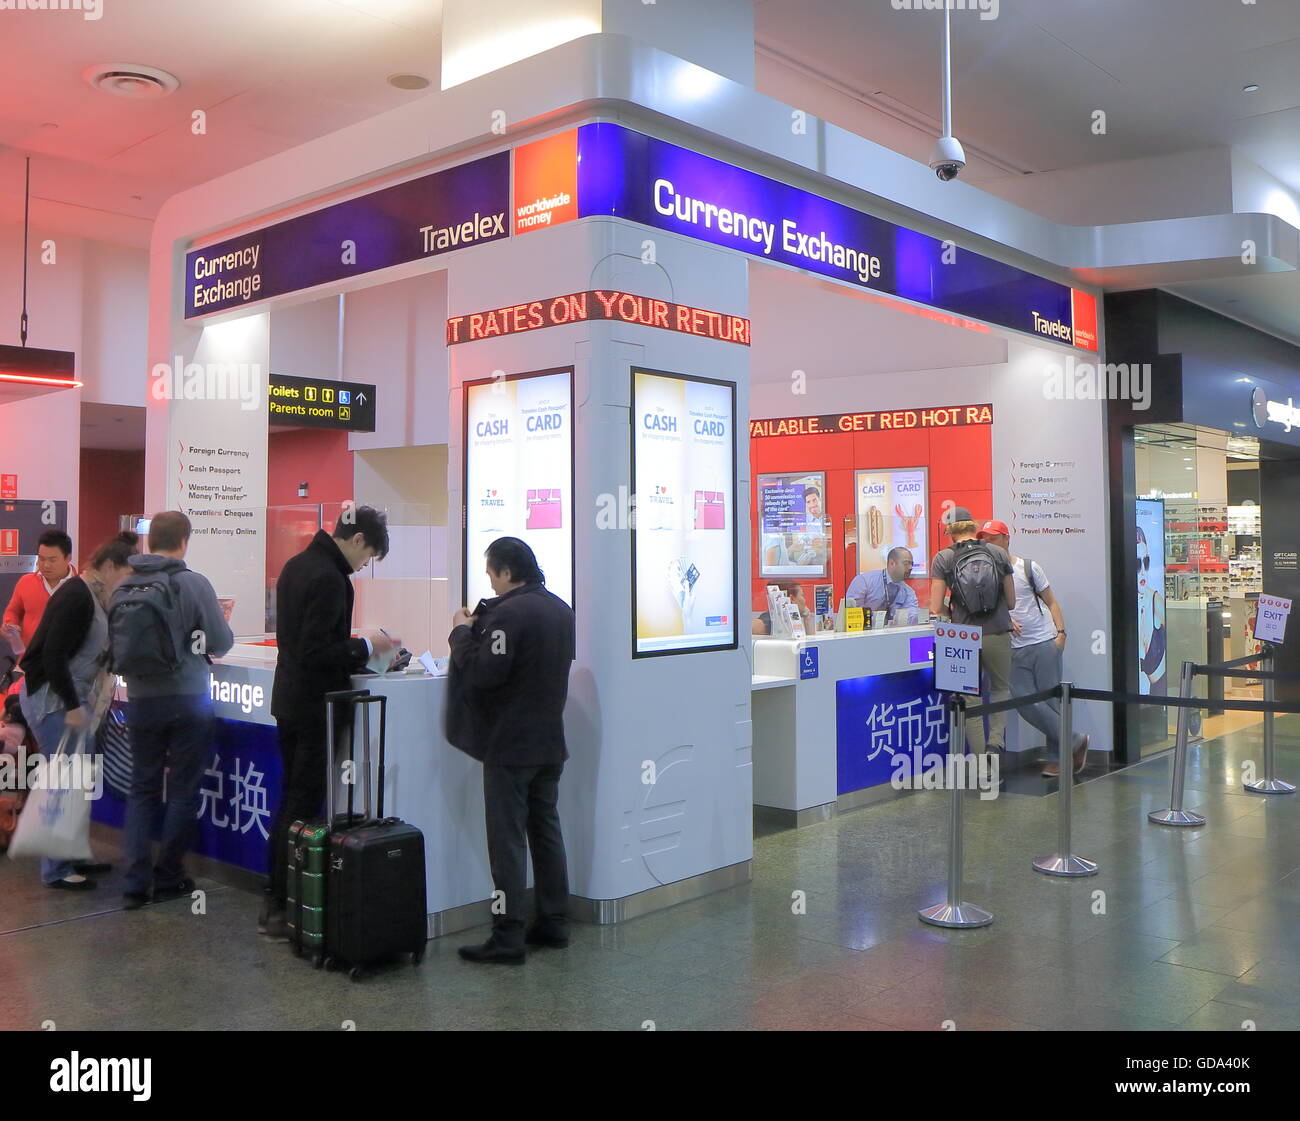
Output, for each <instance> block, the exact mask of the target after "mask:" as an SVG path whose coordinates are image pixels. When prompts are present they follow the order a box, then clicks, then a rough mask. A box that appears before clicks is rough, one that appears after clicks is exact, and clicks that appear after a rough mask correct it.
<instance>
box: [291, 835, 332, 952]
mask: <svg viewBox="0 0 1300 1121" xmlns="http://www.w3.org/2000/svg"><path fill="white" fill-rule="evenodd" d="M328 852H329V828H328V827H327V826H326V825H325V823H324V822H306V821H295V822H294V823H293V824H292V825H291V826H290V827H289V848H288V852H287V853H286V857H287V859H288V861H289V875H288V898H287V899H286V901H285V918H286V923H285V925H286V926H287V927H288V928H289V942H290V944H291V945H292V946H293V951H294V953H296V954H301V953H303V951H307V952H308V953H312V954H315V955H316V958H317V961H319V960H320V959H321V957H322V956H323V954H324V950H325V870H326V867H327V863H328Z"/></svg>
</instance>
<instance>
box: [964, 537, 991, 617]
mask: <svg viewBox="0 0 1300 1121" xmlns="http://www.w3.org/2000/svg"><path fill="white" fill-rule="evenodd" d="M952 552H953V564H952V590H953V594H954V595H955V596H956V597H957V599H958V600H959V601H960V602H961V605H962V607H964V608H965V609H966V612H967V613H968V614H970V615H988V614H991V613H992V611H993V609H994V608H995V607H997V605H998V597H999V596H1000V595H1001V594H1002V578H1001V577H1000V576H999V575H998V570H997V566H996V565H995V563H994V561H993V554H992V553H991V552H989V550H988V547H987V546H986V545H983V544H981V543H980V542H979V541H958V542H957V543H956V544H955V545H954V546H953V547H952Z"/></svg>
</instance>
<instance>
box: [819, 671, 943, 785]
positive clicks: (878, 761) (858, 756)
mask: <svg viewBox="0 0 1300 1121" xmlns="http://www.w3.org/2000/svg"><path fill="white" fill-rule="evenodd" d="M835 753H836V774H837V783H836V785H837V791H838V793H840V794H849V793H851V792H853V791H854V790H863V789H865V788H866V787H868V786H880V785H881V784H883V783H887V782H889V779H890V776H891V774H892V773H893V770H894V760H895V758H897V757H898V756H900V755H904V756H907V757H908V758H909V760H910V761H911V768H912V769H911V771H910V772H909V773H914V774H918V775H919V774H922V773H923V772H924V771H925V770H927V769H929V766H930V765H932V764H931V763H930V762H929V761H928V760H926V759H925V756H927V755H929V756H946V755H947V754H948V714H947V710H946V709H945V707H944V698H943V695H942V694H940V693H939V692H937V691H936V690H935V688H934V671H933V670H931V669H924V670H908V671H906V672H904V673H890V674H886V675H884V676H883V677H854V678H850V679H849V680H847V681H837V682H836V683H835Z"/></svg>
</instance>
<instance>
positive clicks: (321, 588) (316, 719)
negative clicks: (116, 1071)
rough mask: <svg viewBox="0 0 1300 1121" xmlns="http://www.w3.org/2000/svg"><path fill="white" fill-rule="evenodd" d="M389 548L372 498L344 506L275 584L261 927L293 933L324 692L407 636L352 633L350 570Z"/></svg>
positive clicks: (346, 684) (348, 680) (341, 685)
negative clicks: (293, 869) (297, 840)
mask: <svg viewBox="0 0 1300 1121" xmlns="http://www.w3.org/2000/svg"><path fill="white" fill-rule="evenodd" d="M387 555H388V525H387V522H386V520H385V518H384V515H383V514H381V513H380V512H379V511H378V510H375V509H373V508H372V507H370V506H359V507H356V508H355V509H353V508H351V507H350V506H349V507H347V508H345V509H344V511H343V516H342V517H340V518H339V520H338V524H337V525H336V526H335V527H334V533H333V535H332V536H331V535H330V534H328V533H326V532H325V531H324V530H323V529H322V530H319V531H318V532H317V534H316V536H315V537H313V538H312V539H311V543H310V544H309V545H308V546H307V548H305V549H304V550H303V551H302V552H301V553H299V554H298V555H297V556H295V557H291V558H290V559H289V560H288V561H287V562H286V563H285V566H284V568H283V569H282V570H281V572H280V578H279V579H278V580H277V581H276V583H275V622H276V636H275V637H276V646H277V653H276V661H275V682H274V684H273V685H272V687H271V715H272V716H274V717H275V723H276V726H277V728H278V730H279V735H280V758H281V759H282V760H283V762H284V772H283V773H284V778H283V780H282V784H283V792H282V794H281V797H280V805H279V807H278V808H277V810H276V814H275V820H274V824H273V826H272V828H271V836H270V839H269V841H268V845H269V852H268V867H269V868H270V870H271V879H270V883H269V884H268V885H267V889H266V901H265V904H264V905H263V908H262V913H261V915H260V916H259V917H258V922H257V929H258V932H259V933H261V934H265V935H267V936H269V937H271V938H276V939H283V938H286V937H287V936H288V932H287V931H286V929H285V897H286V895H287V894H288V890H287V889H288V866H287V864H286V849H287V846H288V839H289V826H290V825H292V824H293V822H295V821H309V820H311V819H312V818H314V817H316V816H317V815H318V814H319V813H320V810H321V804H322V803H323V802H324V801H325V791H326V785H325V784H326V782H328V781H330V780H331V779H332V778H333V776H332V775H327V774H326V761H325V694H326V693H332V692H338V691H341V690H344V689H350V688H351V687H352V675H353V674H354V673H358V672H360V671H361V670H362V669H363V668H364V667H365V664H366V662H367V661H369V660H370V658H372V657H376V656H386V655H391V654H393V653H396V651H397V650H398V649H399V648H400V647H401V641H400V640H399V639H397V638H395V637H393V636H391V635H389V634H387V633H385V632H384V631H383V630H377V631H367V632H366V633H365V634H364V635H362V636H360V637H358V638H353V637H352V601H353V597H354V591H353V588H352V581H351V580H350V579H349V577H351V576H352V575H354V574H355V573H357V572H360V571H361V570H362V569H363V568H365V567H366V565H368V564H369V563H370V562H371V561H372V560H373V559H374V558H376V557H378V558H379V559H380V560H383V559H384V557H386V556H387Z"/></svg>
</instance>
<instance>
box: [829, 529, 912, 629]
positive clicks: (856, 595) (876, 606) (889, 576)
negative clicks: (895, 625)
mask: <svg viewBox="0 0 1300 1121" xmlns="http://www.w3.org/2000/svg"><path fill="white" fill-rule="evenodd" d="M912 563H913V562H912V554H911V552H910V551H909V550H907V549H904V548H902V546H898V547H896V548H893V549H890V550H889V555H888V556H887V557H886V558H885V567H884V568H877V569H875V570H873V571H871V572H859V573H858V574H857V576H855V577H854V578H853V583H851V584H850V585H849V590H848V592H847V593H846V594H845V598H846V599H848V600H849V602H850V603H851V604H852V605H853V606H854V607H866V608H869V609H870V610H872V611H884V612H885V621H886V622H889V621H891V620H892V618H893V615H894V612H895V611H897V610H898V609H899V608H906V607H915V606H916V605H917V599H916V592H915V591H914V590H913V588H912V586H911V585H910V584H908V583H907V582H906V581H907V578H908V577H909V576H911V574H912Z"/></svg>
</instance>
